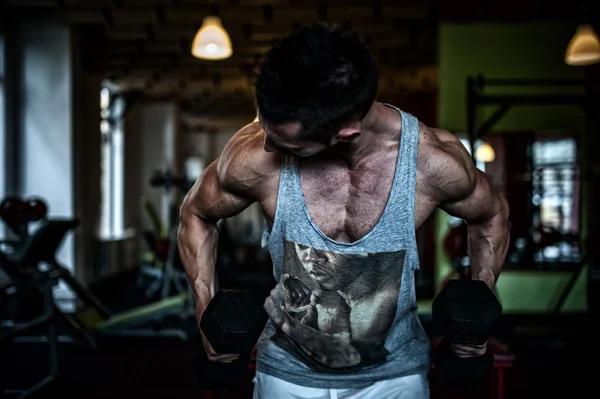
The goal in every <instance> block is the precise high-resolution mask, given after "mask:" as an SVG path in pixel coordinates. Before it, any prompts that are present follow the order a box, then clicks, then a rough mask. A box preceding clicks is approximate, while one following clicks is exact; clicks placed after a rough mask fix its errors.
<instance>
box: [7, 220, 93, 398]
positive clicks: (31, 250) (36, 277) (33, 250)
mask: <svg viewBox="0 0 600 399" xmlns="http://www.w3.org/2000/svg"><path fill="white" fill-rule="evenodd" d="M76 225H77V222H76V221H73V220H67V221H64V220H54V221H46V222H44V223H43V224H42V226H41V227H40V228H39V229H38V230H36V232H34V234H33V235H32V236H31V237H29V238H27V240H26V242H24V243H23V245H19V246H16V247H13V249H14V251H12V252H8V253H4V252H0V268H1V269H2V270H4V272H5V273H6V274H7V275H8V277H9V278H10V282H9V284H8V285H6V286H5V287H3V288H4V290H5V292H9V291H10V292H11V297H13V298H15V299H17V298H18V297H19V296H23V295H30V296H32V297H33V298H35V299H36V300H37V301H38V303H39V305H40V308H41V311H42V312H41V315H40V316H38V317H36V318H34V319H33V320H29V321H25V322H20V321H19V320H1V322H2V323H0V343H1V344H2V345H7V344H9V343H13V342H19V341H20V340H19V339H20V338H22V336H23V335H25V334H27V333H29V332H30V331H31V330H34V329H36V328H39V327H46V331H45V336H39V337H36V338H38V339H37V340H35V342H42V343H47V344H48V361H49V373H48V375H47V376H46V377H44V378H42V379H41V380H40V381H39V382H38V383H36V384H34V386H32V387H30V388H28V389H19V390H6V391H5V393H6V394H18V395H19V396H18V397H19V398H26V397H29V396H31V395H33V394H34V393H36V392H38V391H39V390H40V389H42V388H43V387H45V386H47V385H48V384H50V383H52V382H53V381H54V380H55V379H56V378H57V376H58V353H57V352H58V336H57V332H56V320H57V319H61V320H62V321H64V322H66V323H65V324H66V325H67V326H68V327H71V328H72V329H73V330H74V331H75V332H77V333H80V334H83V336H84V337H86V338H88V337H87V336H86V334H85V332H84V330H83V329H82V328H81V326H80V325H78V324H77V323H76V322H75V321H74V320H73V319H71V318H70V317H69V315H66V314H64V313H63V312H62V311H61V310H60V309H59V308H58V307H57V306H56V304H55V303H54V297H53V294H52V289H53V287H54V286H56V285H57V284H58V281H59V280H60V279H61V278H63V277H64V273H62V269H60V268H59V269H56V268H54V267H52V266H50V268H48V269H47V270H42V269H41V268H39V266H40V264H42V263H48V264H51V263H52V262H55V259H54V258H55V253H56V251H57V250H58V248H59V247H60V245H61V243H62V242H63V240H64V237H65V235H66V234H67V232H68V231H69V230H71V229H72V228H73V227H75V226H76ZM26 342H32V340H26ZM92 344H93V342H92Z"/></svg>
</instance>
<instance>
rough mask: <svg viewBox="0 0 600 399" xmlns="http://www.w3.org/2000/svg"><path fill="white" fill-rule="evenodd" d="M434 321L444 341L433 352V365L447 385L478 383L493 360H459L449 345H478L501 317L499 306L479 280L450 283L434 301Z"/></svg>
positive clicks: (473, 358)
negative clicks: (441, 332) (442, 334)
mask: <svg viewBox="0 0 600 399" xmlns="http://www.w3.org/2000/svg"><path fill="white" fill-rule="evenodd" d="M432 310H433V320H434V323H436V324H437V325H439V326H443V329H444V338H443V339H442V341H441V342H440V343H439V345H438V346H437V347H436V348H435V350H434V352H433V364H434V365H435V368H436V369H437V370H438V372H439V373H440V376H441V379H442V380H443V381H444V382H446V383H448V384H449V385H456V384H469V383H478V382H481V381H483V380H484V379H485V378H486V377H487V376H488V374H489V373H490V372H491V370H492V367H493V364H494V356H493V355H492V353H491V352H490V351H489V350H488V351H487V352H486V353H485V354H484V355H482V356H478V357H470V358H460V357H458V356H457V355H456V354H454V352H453V351H452V349H451V347H450V344H452V343H454V344H471V345H473V344H475V345H481V344H483V343H485V342H486V341H487V340H488V338H489V331H490V328H491V327H492V324H493V323H494V321H495V320H496V318H497V317H498V316H499V315H500V314H501V313H502V305H500V302H499V301H498V299H497V298H496V296H495V295H494V293H493V292H492V291H491V290H490V288H489V287H488V286H487V284H486V283H485V282H483V281H478V280H450V281H448V283H447V285H446V286H445V287H444V289H443V290H442V291H441V292H440V293H439V294H438V296H437V298H436V299H435V300H434V301H433V308H432Z"/></svg>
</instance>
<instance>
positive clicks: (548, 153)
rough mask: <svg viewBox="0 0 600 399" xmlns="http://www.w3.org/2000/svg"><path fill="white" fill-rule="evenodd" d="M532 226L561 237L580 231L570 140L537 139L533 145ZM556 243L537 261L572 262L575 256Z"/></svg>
mask: <svg viewBox="0 0 600 399" xmlns="http://www.w3.org/2000/svg"><path fill="white" fill-rule="evenodd" d="M532 160H533V162H532V163H533V173H532V186H533V187H532V198H531V202H532V203H533V205H534V208H533V209H534V211H533V221H532V222H533V223H532V225H533V227H534V228H539V227H543V228H549V229H552V231H555V232H556V233H557V234H558V235H560V236H569V235H572V234H573V233H576V232H577V231H578V230H579V217H578V216H579V201H578V198H577V197H578V192H579V179H578V167H577V142H576V141H575V139H573V138H564V139H558V140H543V141H541V140H537V141H535V142H534V143H533V145H532ZM569 241H570V240H565V241H558V242H556V243H552V244H549V245H547V246H545V247H544V248H543V249H542V250H540V252H538V253H536V261H542V262H543V261H545V262H549V261H560V260H561V259H565V260H571V261H574V259H572V258H573V257H574V256H577V255H578V254H576V253H574V251H575V252H576V251H577V249H576V248H573V247H572V246H571V245H569V244H568V242H569Z"/></svg>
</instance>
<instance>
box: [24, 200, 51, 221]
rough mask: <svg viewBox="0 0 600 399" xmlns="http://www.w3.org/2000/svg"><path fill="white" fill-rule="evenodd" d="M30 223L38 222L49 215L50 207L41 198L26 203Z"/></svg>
mask: <svg viewBox="0 0 600 399" xmlns="http://www.w3.org/2000/svg"><path fill="white" fill-rule="evenodd" d="M25 206H26V208H27V213H28V216H29V221H30V222H38V221H40V220H42V219H44V218H45V217H46V215H47V214H48V205H47V204H46V202H44V200H42V199H41V198H35V197H33V198H28V199H27V200H26V201H25Z"/></svg>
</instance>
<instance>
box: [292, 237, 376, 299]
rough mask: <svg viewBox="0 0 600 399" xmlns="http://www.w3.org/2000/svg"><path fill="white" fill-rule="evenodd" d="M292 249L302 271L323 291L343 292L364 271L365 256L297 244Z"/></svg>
mask: <svg viewBox="0 0 600 399" xmlns="http://www.w3.org/2000/svg"><path fill="white" fill-rule="evenodd" d="M294 249H295V250H296V256H298V259H299V260H300V263H302V266H303V267H304V270H306V272H307V273H308V274H309V275H310V276H311V277H312V279H313V280H314V281H315V282H316V283H317V284H318V285H319V286H320V287H321V288H323V289H325V290H344V289H345V288H346V287H347V286H348V285H350V284H352V283H353V282H354V281H355V280H356V279H357V278H358V277H359V276H360V275H361V274H362V273H364V271H365V266H366V264H365V262H366V261H365V260H366V259H367V257H366V255H343V254H339V253H336V252H331V251H324V250H321V249H315V248H311V247H308V246H306V245H302V244H298V243H295V244H294ZM363 259H365V260H363Z"/></svg>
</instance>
